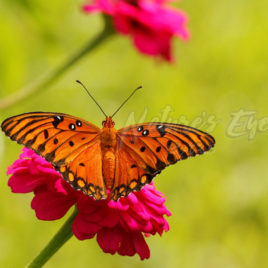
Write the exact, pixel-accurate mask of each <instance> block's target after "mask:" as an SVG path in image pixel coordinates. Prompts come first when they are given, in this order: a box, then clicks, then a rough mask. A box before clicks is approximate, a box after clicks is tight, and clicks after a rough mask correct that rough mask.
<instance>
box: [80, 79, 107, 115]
mask: <svg viewBox="0 0 268 268" xmlns="http://www.w3.org/2000/svg"><path fill="white" fill-rule="evenodd" d="M76 82H77V83H78V84H80V85H81V86H82V87H83V88H84V89H85V91H86V92H87V94H88V95H89V96H90V97H91V99H92V100H93V101H94V102H95V103H96V104H97V106H98V107H99V108H100V110H101V111H102V113H103V114H104V115H105V117H107V115H106V113H105V112H104V111H103V110H102V108H101V106H100V105H99V104H98V103H97V101H96V100H95V99H94V97H93V96H92V95H91V94H90V93H89V91H88V89H87V88H86V87H85V86H84V84H83V83H82V82H81V81H79V80H76Z"/></svg>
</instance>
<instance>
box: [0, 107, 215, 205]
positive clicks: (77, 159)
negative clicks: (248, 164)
mask: <svg viewBox="0 0 268 268" xmlns="http://www.w3.org/2000/svg"><path fill="white" fill-rule="evenodd" d="M102 125H103V128H102V129H100V128H98V127H97V126H95V125H93V124H91V123H90V122H87V121H85V120H83V119H81V118H77V117H74V116H71V115H67V114H63V113H45V112H34V113H26V114H21V115H17V116H13V117H10V118H8V119H6V120H5V121H4V122H3V123H2V125H1V128H2V130H3V131H4V132H5V134H6V135H7V136H9V137H10V138H11V139H12V140H15V141H17V142H18V143H19V144H23V145H25V146H26V147H28V148H30V149H32V150H33V151H35V152H36V153H37V154H39V155H41V156H42V157H44V158H45V159H46V160H47V161H49V162H50V163H51V164H52V165H53V166H54V168H55V169H56V170H57V171H59V172H60V173H61V175H62V176H63V178H64V179H65V180H66V181H67V182H69V183H70V184H71V186H72V187H73V188H74V189H76V190H80V191H82V192H83V193H84V194H85V195H88V196H92V197H93V198H94V199H96V200H100V199H106V198H108V191H107V189H109V190H110V195H109V197H110V199H112V200H115V201H116V200H118V199H119V198H121V197H126V196H127V195H128V194H130V193H131V192H133V191H139V190H140V189H141V188H142V187H143V186H144V185H146V184H148V183H150V182H151V181H152V179H153V178H154V177H155V176H156V175H157V174H159V173H160V172H161V171H162V170H163V169H164V168H165V167H167V166H169V165H171V164H174V163H176V162H177V161H179V160H182V159H186V158H188V157H190V156H195V155H198V154H203V153H204V152H205V151H208V150H210V148H212V147H213V146H214V144H215V140H214V138H213V137H212V136H210V135H209V134H207V133H205V132H203V131H201V130H198V129H195V128H192V127H189V126H184V125H179V124H171V123H143V124H137V125H132V126H128V127H125V128H122V129H119V130H116V129H115V128H114V122H113V120H112V118H111V117H106V119H105V120H104V121H103V122H102Z"/></svg>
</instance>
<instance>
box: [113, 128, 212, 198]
mask: <svg viewBox="0 0 268 268" xmlns="http://www.w3.org/2000/svg"><path fill="white" fill-rule="evenodd" d="M117 137H118V141H117V148H118V149H117V160H116V161H117V162H118V163H119V164H118V166H117V169H116V174H115V182H114V186H113V189H112V193H111V196H112V197H113V198H114V199H115V200H117V199H118V198H119V197H120V196H126V195H128V194H129V193H130V192H132V191H136V190H139V189H140V188H141V187H142V186H143V185H145V184H147V183H150V182H151V181H152V179H153V177H154V176H156V175H157V174H159V173H160V172H161V170H162V169H164V168H165V167H166V166H168V165H171V164H174V163H176V162H177V161H179V160H182V159H186V158H188V157H190V156H195V155H198V154H202V153H204V152H205V151H208V150H209V149H210V148H212V147H213V146H214V144H215V140H214V138H213V137H212V136H210V135H209V134H207V133H205V132H203V131H200V130H198V129H195V128H192V127H188V126H184V125H179V124H171V123H144V124H138V125H133V126H130V127H126V128H123V129H120V130H118V132H117ZM122 152H124V153H122ZM123 159H124V160H123ZM125 159H127V161H125ZM123 161H124V164H120V163H122V162H123ZM133 167H135V169H136V173H135V172H133V171H132V169H133ZM122 174H125V176H123V175H122ZM126 174H127V176H126ZM134 185H135V187H134ZM120 189H121V190H120Z"/></svg>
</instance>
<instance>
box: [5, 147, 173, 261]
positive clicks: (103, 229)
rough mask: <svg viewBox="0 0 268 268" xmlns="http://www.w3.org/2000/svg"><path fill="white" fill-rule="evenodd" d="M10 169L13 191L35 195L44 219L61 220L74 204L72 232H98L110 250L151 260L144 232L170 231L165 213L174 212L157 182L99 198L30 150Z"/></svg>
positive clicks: (86, 234) (85, 234)
mask: <svg viewBox="0 0 268 268" xmlns="http://www.w3.org/2000/svg"><path fill="white" fill-rule="evenodd" d="M7 173H8V174H9V175H12V176H11V177H10V179H9V181H8V185H9V186H10V187H11V190H12V192H14V193H28V192H33V193H34V198H33V200H32V204H31V206H32V208H33V209H34V210H35V213H36V216H37V218H38V219H40V220H49V221H51V220H56V219H59V218H61V217H63V216H64V215H65V214H66V212H67V211H68V210H69V209H70V208H71V207H72V206H73V205H75V204H76V205H77V209H78V214H77V216H76V218H75V220H74V222H73V226H72V228H73V233H74V235H75V236H76V237H77V238H78V239H80V240H84V239H90V238H93V237H94V236H95V235H96V236H97V241H98V243H99V245H100V247H101V248H102V250H103V251H104V252H106V253H111V254H114V253H116V252H118V253H119V254H120V255H128V256H133V255H135V254H136V253H137V254H139V256H140V258H141V259H142V260H143V259H147V258H149V257H150V250H149V247H148V245H147V244H146V242H145V239H144V235H145V236H148V235H150V234H152V235H154V234H156V233H159V234H160V235H162V233H163V231H168V230H169V225H168V223H167V221H166V219H165V218H164V215H167V216H170V215H171V213H170V212H169V211H168V210H167V208H166V207H165V206H164V202H165V198H164V196H163V195H162V194H161V193H160V192H158V191H156V189H155V187H154V185H153V184H150V185H147V186H145V187H144V188H143V189H142V190H141V191H140V192H134V193H132V194H130V195H129V196H128V197H127V198H120V199H119V201H117V202H114V201H110V200H101V201H95V200H94V199H93V198H91V197H88V196H85V195H84V194H83V193H82V192H79V191H75V190H74V189H73V188H72V187H71V186H70V185H69V183H67V182H66V181H64V180H63V179H62V177H61V175H60V173H58V172H57V171H55V169H54V168H53V166H52V165H51V164H50V163H48V162H47V161H46V160H44V159H43V158H42V157H40V156H38V155H37V154H35V153H34V152H33V151H32V150H29V149H27V148H23V152H22V153H21V155H20V157H19V159H18V160H16V161H15V162H14V163H13V164H12V165H11V166H10V167H9V168H8V171H7Z"/></svg>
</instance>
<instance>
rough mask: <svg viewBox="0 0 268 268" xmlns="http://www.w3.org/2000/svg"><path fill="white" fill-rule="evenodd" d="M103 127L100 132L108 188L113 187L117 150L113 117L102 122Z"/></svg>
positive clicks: (105, 179)
mask: <svg viewBox="0 0 268 268" xmlns="http://www.w3.org/2000/svg"><path fill="white" fill-rule="evenodd" d="M102 125H103V128H102V130H101V134H100V140H101V151H102V162H103V166H102V173H103V179H104V182H105V186H106V187H107V188H108V189H111V188H112V187H113V182H114V176H115V152H116V129H115V128H114V122H113V121H112V119H111V117H107V118H106V120H104V121H103V122H102Z"/></svg>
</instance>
